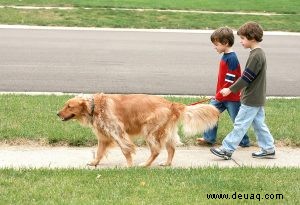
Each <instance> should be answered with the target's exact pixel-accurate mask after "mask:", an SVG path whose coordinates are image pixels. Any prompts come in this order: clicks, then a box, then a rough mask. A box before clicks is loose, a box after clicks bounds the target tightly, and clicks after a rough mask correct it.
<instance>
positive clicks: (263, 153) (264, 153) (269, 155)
mask: <svg viewBox="0 0 300 205" xmlns="http://www.w3.org/2000/svg"><path fill="white" fill-rule="evenodd" d="M252 157H254V158H260V159H274V158H275V151H273V152H267V151H265V150H261V151H259V152H254V153H252Z"/></svg>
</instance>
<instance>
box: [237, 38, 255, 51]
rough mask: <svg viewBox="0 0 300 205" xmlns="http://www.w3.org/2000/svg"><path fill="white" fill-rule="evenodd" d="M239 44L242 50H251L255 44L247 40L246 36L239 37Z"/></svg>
mask: <svg viewBox="0 0 300 205" xmlns="http://www.w3.org/2000/svg"><path fill="white" fill-rule="evenodd" d="M240 38H241V40H240V43H241V44H242V46H243V47H244V48H252V45H253V44H254V43H255V40H248V39H247V38H246V36H240Z"/></svg>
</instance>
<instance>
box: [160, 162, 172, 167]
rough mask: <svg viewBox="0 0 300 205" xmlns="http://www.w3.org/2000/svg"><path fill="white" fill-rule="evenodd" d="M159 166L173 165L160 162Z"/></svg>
mask: <svg viewBox="0 0 300 205" xmlns="http://www.w3.org/2000/svg"><path fill="white" fill-rule="evenodd" d="M158 165H159V166H162V167H169V166H171V163H167V162H160V163H159V164H158Z"/></svg>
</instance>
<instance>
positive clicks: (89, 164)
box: [87, 160, 99, 167]
mask: <svg viewBox="0 0 300 205" xmlns="http://www.w3.org/2000/svg"><path fill="white" fill-rule="evenodd" d="M87 165H88V166H91V167H97V165H99V162H98V161H96V160H94V161H91V162H89V163H87Z"/></svg>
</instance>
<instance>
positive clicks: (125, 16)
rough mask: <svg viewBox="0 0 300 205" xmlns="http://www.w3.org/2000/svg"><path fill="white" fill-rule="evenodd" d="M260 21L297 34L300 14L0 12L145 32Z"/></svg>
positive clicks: (7, 18) (0, 12)
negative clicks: (142, 29)
mask: <svg viewBox="0 0 300 205" xmlns="http://www.w3.org/2000/svg"><path fill="white" fill-rule="evenodd" d="M249 20H252V21H257V22H259V23H260V24H261V25H262V26H263V28H264V29H265V30H268V31H274V30H275V31H278V30H281V31H294V32H300V15H278V16H257V15H233V14H198V13H174V12H156V11H143V12H138V11H115V10H110V9H106V10H103V9H91V10H85V9H75V10H68V11H63V10H57V9H53V10H19V9H12V8H4V9H0V24H20V25H38V26H67V27H111V28H146V29H160V28H169V29H216V28H218V27H220V26H229V27H231V28H233V29H238V28H239V27H240V26H241V25H242V24H244V23H245V22H247V21H249Z"/></svg>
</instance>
